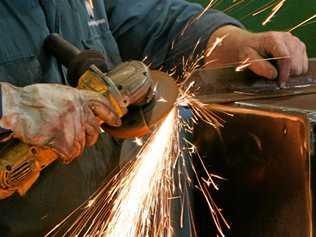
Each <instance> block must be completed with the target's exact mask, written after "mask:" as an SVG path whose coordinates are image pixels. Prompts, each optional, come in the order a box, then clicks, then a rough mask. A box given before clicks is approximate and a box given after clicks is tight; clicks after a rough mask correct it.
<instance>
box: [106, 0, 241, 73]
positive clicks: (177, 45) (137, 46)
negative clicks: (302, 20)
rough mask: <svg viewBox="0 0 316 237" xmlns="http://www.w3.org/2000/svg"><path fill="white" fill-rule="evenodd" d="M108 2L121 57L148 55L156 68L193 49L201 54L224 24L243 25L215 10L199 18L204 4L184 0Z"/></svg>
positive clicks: (195, 52) (167, 65) (187, 54)
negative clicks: (214, 33)
mask: <svg viewBox="0 0 316 237" xmlns="http://www.w3.org/2000/svg"><path fill="white" fill-rule="evenodd" d="M108 2H109V4H108V16H109V24H110V28H111V30H112V33H113V35H114V37H115V39H116V41H117V43H118V45H119V48H120V53H121V56H122V59H123V60H129V59H138V60H142V59H143V58H145V57H146V58H148V61H149V62H150V63H151V64H152V66H153V67H154V68H158V67H161V66H163V67H164V68H166V69H170V68H172V67H174V66H176V65H177V64H178V63H179V62H181V61H182V60H183V59H184V60H186V58H188V57H189V56H190V55H192V53H194V54H200V53H201V52H202V51H203V50H204V49H205V48H206V46H207V42H208V39H209V37H210V35H211V34H212V32H214V31H215V30H216V29H217V28H219V27H221V26H223V25H228V24H231V25H236V26H241V24H240V23H239V22H238V21H237V20H235V19H233V18H231V17H229V16H227V15H225V14H224V13H222V12H219V11H216V10H208V11H206V12H205V13H204V14H203V15H202V16H201V17H199V18H197V17H196V16H199V15H200V13H201V12H202V11H203V8H202V7H201V6H200V5H199V4H194V3H189V2H186V1H184V0H145V1H144V0H111V1H108ZM187 26H188V27H187ZM197 42H199V44H198V45H197ZM196 45H197V47H196ZM193 51H194V52H193Z"/></svg>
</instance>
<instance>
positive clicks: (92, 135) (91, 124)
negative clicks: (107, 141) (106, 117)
mask: <svg viewBox="0 0 316 237" xmlns="http://www.w3.org/2000/svg"><path fill="white" fill-rule="evenodd" d="M84 111H85V116H86V121H85V132H86V146H92V145H93V144H95V143H96V142H97V140H98V138H99V131H100V127H99V123H98V121H97V117H95V116H94V114H93V112H92V110H91V109H90V108H89V107H88V106H84Z"/></svg>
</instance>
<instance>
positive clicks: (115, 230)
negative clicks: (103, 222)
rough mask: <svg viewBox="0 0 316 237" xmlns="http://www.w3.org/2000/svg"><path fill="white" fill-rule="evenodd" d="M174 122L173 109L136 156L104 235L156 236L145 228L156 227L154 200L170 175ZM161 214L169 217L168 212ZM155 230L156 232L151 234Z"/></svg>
mask: <svg viewBox="0 0 316 237" xmlns="http://www.w3.org/2000/svg"><path fill="white" fill-rule="evenodd" d="M175 123H176V109H175V108H174V109H173V110H172V111H171V112H170V113H169V115H168V116H167V118H166V119H165V120H164V122H163V123H162V124H161V126H160V127H159V128H158V130H157V131H156V133H155V134H154V135H153V136H152V138H151V139H150V141H149V143H148V144H149V145H148V146H145V147H144V149H143V150H142V151H141V153H140V154H139V155H138V156H137V165H135V167H134V169H133V170H132V171H131V174H130V175H129V177H128V179H127V180H123V181H122V182H123V183H124V187H123V188H122V190H121V191H120V193H119V195H118V197H116V200H115V201H114V206H113V210H115V211H114V215H113V216H111V218H110V220H109V223H108V227H107V229H106V231H105V233H104V236H106V237H120V236H126V237H135V236H159V234H160V232H159V230H158V229H156V230H155V229H148V226H153V224H155V223H152V220H151V215H152V214H153V213H152V211H153V210H154V209H156V208H157V207H156V205H157V204H158V202H159V201H160V200H156V199H157V197H159V196H160V195H159V193H158V192H160V191H162V190H161V189H160V188H159V186H160V185H161V183H160V182H161V180H162V179H163V176H165V175H168V176H169V175H170V174H168V173H167V174H166V173H165V172H166V170H168V169H169V168H168V166H169V165H170V164H169V162H170V157H172V149H173V147H172V146H170V144H172V143H173V140H174V139H175V132H176V131H175V129H176V128H175ZM167 172H168V171H167ZM169 172H170V171H169ZM164 188H168V187H167V186H165V187H164ZM169 192H170V191H169ZM168 206H169V205H168ZM156 211H158V210H156ZM165 211H167V210H165ZM161 214H162V215H168V212H162V213H161ZM164 218H166V220H165V222H166V224H167V225H166V227H167V229H166V230H165V231H166V234H167V235H166V236H171V235H172V229H169V227H171V224H170V219H169V218H170V217H169V216H164V217H163V218H162V219H164ZM156 231H157V233H154V232H156Z"/></svg>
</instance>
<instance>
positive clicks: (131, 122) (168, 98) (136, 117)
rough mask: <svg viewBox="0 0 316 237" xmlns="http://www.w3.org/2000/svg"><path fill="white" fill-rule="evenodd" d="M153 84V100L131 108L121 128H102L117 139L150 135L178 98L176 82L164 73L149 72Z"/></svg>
mask: <svg viewBox="0 0 316 237" xmlns="http://www.w3.org/2000/svg"><path fill="white" fill-rule="evenodd" d="M150 73H151V77H152V80H153V82H154V89H155V92H154V98H153V99H152V100H151V102H150V103H148V104H146V105H143V106H131V107H129V108H128V113H127V114H126V115H125V116H124V117H123V118H122V126H120V127H110V126H103V127H102V128H103V129H104V130H105V131H106V132H108V133H109V134H110V135H112V136H114V137H118V138H132V137H142V136H144V135H146V134H148V133H150V132H151V131H152V130H153V129H154V127H155V126H156V125H157V124H159V123H160V122H161V121H162V120H163V118H165V117H166V116H167V115H168V113H169V112H170V111H171V109H172V108H173V107H174V104H175V102H176V100H177V97H178V86H177V84H176V82H175V81H174V80H173V79H172V78H171V77H170V76H169V75H168V74H166V73H163V72H160V71H150Z"/></svg>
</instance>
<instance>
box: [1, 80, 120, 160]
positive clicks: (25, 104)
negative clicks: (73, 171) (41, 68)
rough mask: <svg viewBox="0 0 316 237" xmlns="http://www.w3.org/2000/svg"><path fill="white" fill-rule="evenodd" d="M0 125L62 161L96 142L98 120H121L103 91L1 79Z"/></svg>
mask: <svg viewBox="0 0 316 237" xmlns="http://www.w3.org/2000/svg"><path fill="white" fill-rule="evenodd" d="M1 90H2V93H1V94H2V102H3V103H2V106H3V108H2V110H3V116H2V118H1V119H0V126H1V127H2V128H5V129H9V130H11V131H12V136H13V137H14V138H18V139H20V140H21V141H23V142H24V143H26V144H30V145H36V146H44V147H49V148H52V149H53V150H55V151H56V152H57V153H58V155H59V156H60V157H61V158H62V159H63V160H64V161H65V162H70V161H72V160H73V159H74V158H76V157H78V156H80V154H82V152H83V150H84V149H85V147H88V146H91V145H93V144H95V143H96V141H97V139H98V137H99V133H100V123H103V122H104V123H106V124H108V125H111V126H120V125H121V120H120V118H119V117H118V115H117V114H116V113H115V112H114V109H113V108H112V107H111V105H110V103H109V101H108V100H107V99H106V98H105V97H104V96H102V95H100V94H98V93H96V92H92V91H87V90H79V89H75V88H72V87H68V86H64V85H57V84H34V85H30V86H26V87H14V86H12V85H11V84H9V83H1Z"/></svg>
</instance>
